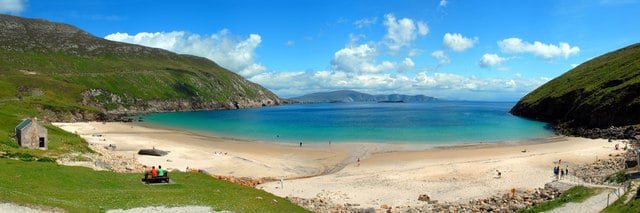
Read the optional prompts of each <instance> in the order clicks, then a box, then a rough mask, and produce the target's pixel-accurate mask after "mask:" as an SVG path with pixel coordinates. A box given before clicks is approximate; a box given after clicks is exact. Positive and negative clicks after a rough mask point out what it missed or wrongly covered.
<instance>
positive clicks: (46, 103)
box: [0, 15, 283, 120]
mask: <svg viewBox="0 0 640 213" xmlns="http://www.w3.org/2000/svg"><path fill="white" fill-rule="evenodd" d="M0 75H1V76H2V78H0V99H3V100H11V99H18V100H20V101H21V102H22V103H26V104H25V105H29V106H34V107H35V108H36V109H38V110H39V111H41V113H45V114H46V115H47V116H48V118H49V119H51V120H78V119H79V120H93V119H104V118H110V117H113V115H121V114H136V113H146V112H163V111H191V110H205V109H235V108H246V107H259V106H267V105H278V104H282V103H283V101H282V100H281V99H280V98H278V97H277V96H276V95H275V94H273V93H272V92H270V91H269V90H267V89H265V88H263V87H262V86H260V85H258V84H255V83H252V82H250V81H248V80H246V79H244V78H242V77H241V76H239V75H237V74H235V73H233V72H231V71H228V70H226V69H225V68H223V67H220V66H218V65H217V64H216V63H214V62H212V61H210V60H208V59H205V58H202V57H196V56H190V55H181V54H176V53H173V52H169V51H165V50H162V49H157V48H149V47H144V46H139V45H132V44H125V43H120V42H113V41H108V40H105V39H102V38H98V37H95V36H93V35H91V34H89V33H87V32H85V31H82V30H80V29H78V28H76V27H73V26H70V25H67V24H63V23H54V22H49V21H46V20H40V19H26V18H20V17H15V16H8V15H0Z"/></svg>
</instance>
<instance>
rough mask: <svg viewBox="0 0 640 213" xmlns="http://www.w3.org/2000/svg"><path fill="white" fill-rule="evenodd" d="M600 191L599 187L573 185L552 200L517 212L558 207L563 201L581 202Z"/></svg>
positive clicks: (539, 210)
mask: <svg viewBox="0 0 640 213" xmlns="http://www.w3.org/2000/svg"><path fill="white" fill-rule="evenodd" d="M600 191H601V189H596V188H588V187H584V186H574V187H572V188H570V189H568V190H567V191H565V192H564V193H562V194H561V195H560V197H558V198H556V199H553V200H551V201H549V202H545V203H541V204H538V205H535V206H533V207H531V208H527V209H523V210H520V211H518V212H520V213H533V212H543V211H549V210H552V209H555V208H558V207H560V206H562V205H564V204H565V203H569V202H574V203H579V202H583V201H585V200H586V199H587V198H589V197H591V196H593V195H595V194H596V193H598V192H600Z"/></svg>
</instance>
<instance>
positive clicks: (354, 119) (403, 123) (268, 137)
mask: <svg viewBox="0 0 640 213" xmlns="http://www.w3.org/2000/svg"><path fill="white" fill-rule="evenodd" d="M514 104H515V102H477V101H435V102H422V103H378V102H351V103H313V104H291V105H281V106H273V107H262V108H251V109H238V110H211V111H195V112H170V113H154V114H148V115H143V116H140V117H141V118H142V119H143V120H144V122H146V123H148V124H150V125H154V126H161V127H168V128H176V129H183V130H187V131H194V132H201V133H205V134H213V135H218V136H222V137H231V138H238V139H244V140H251V141H262V142H275V143H291V144H298V143H300V142H303V143H307V144H309V143H310V144H318V143H329V142H331V143H403V144H418V145H461V144H469V143H498V142H507V141H521V140H531V139H539V138H546V137H550V136H553V135H554V132H553V131H552V130H550V129H548V128H547V123H544V122H539V121H533V120H528V119H525V118H520V117H516V116H513V115H511V114H509V110H510V109H511V107H513V105H514Z"/></svg>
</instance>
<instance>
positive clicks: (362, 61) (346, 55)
mask: <svg viewBox="0 0 640 213" xmlns="http://www.w3.org/2000/svg"><path fill="white" fill-rule="evenodd" d="M377 56H378V52H377V49H376V48H375V47H373V46H370V45H369V44H361V45H358V46H350V47H345V48H343V49H341V50H338V51H337V52H336V53H334V55H333V59H332V60H331V68H332V69H333V70H338V71H345V72H350V73H377V72H382V71H385V70H393V69H396V68H397V66H396V65H397V64H396V63H393V62H390V61H382V62H381V63H379V64H376V58H377Z"/></svg>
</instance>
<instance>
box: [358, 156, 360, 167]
mask: <svg viewBox="0 0 640 213" xmlns="http://www.w3.org/2000/svg"><path fill="white" fill-rule="evenodd" d="M358 166H360V158H358Z"/></svg>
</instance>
